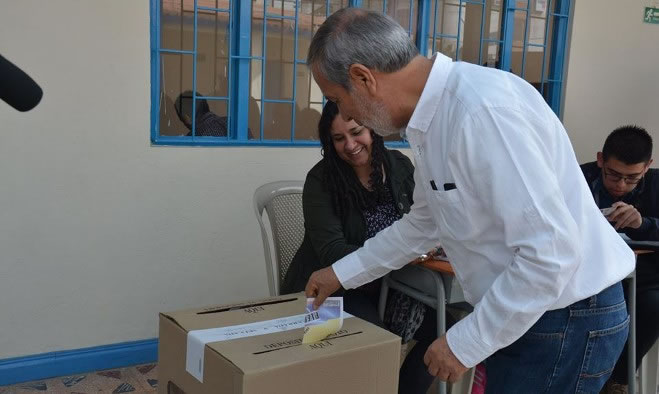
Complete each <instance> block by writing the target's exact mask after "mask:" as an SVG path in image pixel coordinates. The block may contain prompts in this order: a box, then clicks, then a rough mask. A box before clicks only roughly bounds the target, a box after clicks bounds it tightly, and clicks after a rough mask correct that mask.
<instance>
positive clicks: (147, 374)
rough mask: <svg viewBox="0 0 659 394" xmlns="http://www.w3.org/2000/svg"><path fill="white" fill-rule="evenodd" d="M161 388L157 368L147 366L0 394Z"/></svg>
mask: <svg viewBox="0 0 659 394" xmlns="http://www.w3.org/2000/svg"><path fill="white" fill-rule="evenodd" d="M157 387H158V372H157V366H156V364H144V365H138V366H134V367H127V368H118V369H110V370H106V371H97V372H90V373H86V374H79V375H72V376H64V377H58V378H52V379H44V380H37V381H34V382H26V383H19V384H15V385H13V386H0V394H23V393H56V394H64V393H66V394H88V393H99V392H101V393H155V392H156V389H157Z"/></svg>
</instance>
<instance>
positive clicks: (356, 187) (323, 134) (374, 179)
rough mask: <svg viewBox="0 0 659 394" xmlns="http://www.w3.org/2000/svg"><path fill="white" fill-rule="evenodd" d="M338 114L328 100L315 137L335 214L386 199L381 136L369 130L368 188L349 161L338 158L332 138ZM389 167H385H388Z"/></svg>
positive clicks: (383, 150) (373, 204) (383, 148)
mask: <svg viewBox="0 0 659 394" xmlns="http://www.w3.org/2000/svg"><path fill="white" fill-rule="evenodd" d="M337 116H339V108H338V107H337V105H336V104H335V103H334V102H332V101H327V103H326V104H325V107H324V108H323V113H322V115H321V116H320V121H319V122H318V137H319V139H320V143H321V145H322V151H321V153H322V155H323V161H324V162H325V166H324V168H325V174H324V176H323V178H324V179H323V180H324V186H325V189H326V191H328V192H329V193H330V194H331V195H332V203H333V204H334V210H335V211H336V213H337V215H339V216H341V215H342V214H343V213H344V212H345V211H346V208H347V206H348V204H354V205H356V206H357V207H359V208H360V209H361V210H366V209H369V208H372V207H373V206H375V205H376V204H377V203H378V202H383V201H384V199H385V189H384V182H383V180H382V178H383V176H382V165H383V164H384V165H385V166H386V162H385V160H384V157H385V152H386V148H385V147H384V140H383V139H382V137H380V136H379V135H377V134H375V133H374V132H373V130H371V137H372V138H373V144H372V145H371V168H372V169H373V171H372V172H371V177H370V180H369V186H370V188H371V190H370V191H369V190H367V189H366V188H365V187H364V186H363V185H362V184H361V182H360V181H359V178H358V177H357V174H355V171H354V170H353V169H352V167H351V166H350V164H348V163H346V162H345V161H344V160H343V159H341V158H340V157H339V155H338V153H336V149H334V142H333V141H332V133H331V130H332V122H334V118H336V117H337ZM387 170H388V169H387Z"/></svg>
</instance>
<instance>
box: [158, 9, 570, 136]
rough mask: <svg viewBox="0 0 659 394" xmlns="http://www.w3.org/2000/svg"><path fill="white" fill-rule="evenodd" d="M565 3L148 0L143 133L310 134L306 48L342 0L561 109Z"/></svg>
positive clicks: (315, 107)
mask: <svg viewBox="0 0 659 394" xmlns="http://www.w3.org/2000/svg"><path fill="white" fill-rule="evenodd" d="M572 3H573V0H252V1H246V0H151V140H152V142H153V143H154V144H158V145H258V146H263V145H269V146H309V145H318V144H319V143H318V141H317V137H316V130H315V126H316V124H317V122H318V119H319V117H320V112H321V111H322V105H323V104H324V102H325V101H324V98H323V97H322V93H321V92H320V89H319V88H318V86H317V85H316V84H315V82H314V81H313V78H312V76H311V73H310V72H309V70H308V68H307V66H306V62H305V59H306V55H307V50H308V47H309V43H310V41H311V38H312V36H313V33H314V32H315V31H316V30H317V28H318V27H319V26H320V25H321V24H322V22H323V21H324V20H325V18H326V17H327V16H328V15H330V14H331V13H333V12H335V11H336V10H338V9H340V8H343V7H347V6H351V7H361V8H366V9H370V10H375V11H379V12H384V13H387V14H388V15H390V16H392V17H393V18H394V19H396V20H397V21H398V22H399V23H400V24H401V26H403V27H404V28H405V29H406V30H407V31H408V33H409V35H410V37H411V38H412V39H413V40H414V42H415V43H416V45H417V47H418V48H419V51H420V52H421V53H422V54H423V55H425V56H432V54H433V53H435V52H437V51H439V52H442V53H444V54H445V55H447V56H450V57H452V58H453V59H455V60H460V61H467V62H472V63H477V64H481V65H484V66H488V67H497V68H500V69H503V70H508V71H510V72H514V73H515V74H517V75H519V76H521V77H522V78H525V79H526V80H527V81H529V82H530V83H531V84H533V86H535V87H536V88H537V89H538V91H539V92H540V93H541V94H542V95H543V96H544V97H545V99H546V100H547V102H548V103H549V105H550V106H551V107H552V109H553V110H554V111H555V112H556V113H560V104H561V96H562V92H563V69H564V54H565V51H566V46H567V33H568V22H569V15H570V8H571V5H572ZM193 114H195V115H194V116H193ZM387 144H388V145H390V146H405V145H406V143H405V142H404V141H400V140H398V141H397V140H389V141H388V142H387Z"/></svg>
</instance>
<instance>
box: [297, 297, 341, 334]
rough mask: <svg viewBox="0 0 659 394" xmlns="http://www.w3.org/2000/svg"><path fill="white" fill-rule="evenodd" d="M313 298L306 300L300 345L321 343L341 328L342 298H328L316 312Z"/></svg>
mask: <svg viewBox="0 0 659 394" xmlns="http://www.w3.org/2000/svg"><path fill="white" fill-rule="evenodd" d="M313 301H314V299H313V298H307V307H306V315H305V316H304V336H303V337H302V343H314V342H318V341H322V340H323V339H325V338H327V337H328V336H329V335H332V334H334V333H335V332H337V331H339V330H340V329H341V327H342V326H343V297H328V298H327V299H326V300H325V302H324V303H323V304H322V305H321V306H320V307H319V308H318V309H316V310H313Z"/></svg>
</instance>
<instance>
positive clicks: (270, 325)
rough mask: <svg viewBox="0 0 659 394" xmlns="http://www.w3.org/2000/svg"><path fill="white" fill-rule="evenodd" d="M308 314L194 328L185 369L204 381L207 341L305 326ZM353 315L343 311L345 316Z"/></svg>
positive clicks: (189, 339)
mask: <svg viewBox="0 0 659 394" xmlns="http://www.w3.org/2000/svg"><path fill="white" fill-rule="evenodd" d="M306 315H307V314H306V313H304V314H301V315H295V316H288V317H281V318H279V319H272V320H264V321H259V322H255V323H248V324H239V325H236V326H228V327H218V328H207V329H205V330H192V331H190V332H188V346H187V349H186V354H185V370H186V371H188V372H189V373H190V375H192V376H194V377H195V378H197V380H199V381H200V382H202V383H203V382H204V348H205V347H206V344H207V343H211V342H222V341H228V340H231V339H238V338H245V337H253V336H257V335H265V334H272V333H273V332H282V331H289V330H294V329H296V328H303V327H304V320H305V316H306ZM349 317H353V316H352V315H351V314H349V313H347V312H345V311H344V312H343V318H344V319H347V318H349Z"/></svg>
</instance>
